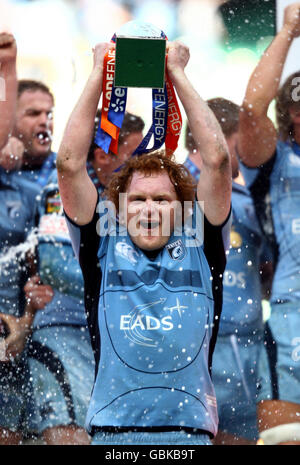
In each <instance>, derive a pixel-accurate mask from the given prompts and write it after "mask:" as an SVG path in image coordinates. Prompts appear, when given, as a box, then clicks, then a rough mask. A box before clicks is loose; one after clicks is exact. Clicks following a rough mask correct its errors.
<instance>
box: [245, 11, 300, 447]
mask: <svg viewBox="0 0 300 465" xmlns="http://www.w3.org/2000/svg"><path fill="white" fill-rule="evenodd" d="M299 12H300V3H299V2H297V3H293V4H290V5H288V6H287V7H286V8H285V11H284V21H283V26H282V28H281V29H280V31H279V32H278V33H277V35H276V37H275V38H274V40H273V41H272V43H271V44H270V46H269V47H268V49H267V51H266V52H265V53H264V54H263V55H262V57H261V59H260V61H259V63H258V65H257V67H256V68H255V70H254V72H253V74H252V75H251V77H250V80H249V83H248V86H247V89H246V94H245V97H244V101H243V105H242V111H241V112H240V126H239V128H240V130H239V148H238V150H239V155H240V157H241V159H242V161H243V163H244V164H245V165H246V166H247V167H249V168H250V169H248V170H247V172H246V170H245V176H247V175H249V173H250V178H249V182H248V185H249V188H250V191H251V193H252V196H253V198H254V202H255V205H256V207H257V213H258V217H259V221H260V223H261V226H262V228H263V230H264V232H265V233H266V235H267V236H268V238H269V239H270V243H272V244H273V246H274V249H275V250H276V255H277V256H276V266H275V273H274V279H273V285H272V292H271V300H270V302H271V316H270V318H269V320H268V321H267V325H266V330H265V336H266V341H265V342H266V349H267V350H266V351H264V352H263V353H262V357H261V360H260V366H259V373H260V392H259V398H258V400H259V403H258V420H259V430H260V437H261V440H262V441H263V442H264V443H265V444H300V418H299V411H300V364H299V335H300V314H299V306H300V275H299V269H300V239H299V224H300V222H299V217H300V208H299V192H300V156H299V155H300V149H299V146H300V129H299V128H300V119H299V98H298V93H299V92H298V91H299V87H298V83H299V77H300V72H298V73H295V74H294V75H292V76H290V77H289V78H288V79H287V80H286V82H285V83H284V84H283V85H282V87H281V88H279V85H280V80H281V76H282V71H283V68H284V63H285V61H286V57H287V55H288V51H289V49H290V46H291V44H292V42H293V40H294V39H295V38H296V37H299V36H300V13H299ZM274 98H276V116H277V125H278V128H277V129H276V128H275V125H274V123H273V122H272V121H271V120H270V119H269V118H268V115H267V112H268V108H269V105H270V103H271V102H272V101H273V99H274ZM257 167H258V168H259V169H254V168H257ZM251 168H252V170H251ZM251 171H252V173H251ZM251 174H253V175H252V176H251Z"/></svg>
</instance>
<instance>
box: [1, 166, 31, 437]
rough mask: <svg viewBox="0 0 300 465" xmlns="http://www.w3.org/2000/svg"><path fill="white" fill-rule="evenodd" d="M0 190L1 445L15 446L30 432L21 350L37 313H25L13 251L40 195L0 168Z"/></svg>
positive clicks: (21, 271) (21, 274)
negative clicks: (3, 336)
mask: <svg viewBox="0 0 300 465" xmlns="http://www.w3.org/2000/svg"><path fill="white" fill-rule="evenodd" d="M0 185H1V189H0V198H1V205H2V207H1V212H0V224H1V227H0V319H1V321H2V323H4V324H5V327H6V335H7V333H8V335H7V337H6V339H5V340H2V339H1V360H0V443H1V444H17V443H19V441H20V440H21V439H22V437H23V435H22V433H23V432H25V431H27V426H29V423H28V424H27V425H26V424H23V419H24V418H25V413H26V411H27V407H28V405H26V402H27V401H28V400H29V393H28V392H27V391H26V389H25V386H26V381H27V378H26V376H27V373H26V370H25V367H26V359H25V356H24V352H23V349H24V346H25V342H26V338H27V337H28V335H29V332H30V326H31V323H32V320H33V316H34V311H35V309H33V308H32V307H31V306H28V307H27V308H25V295H24V292H23V286H24V285H25V282H26V279H27V272H26V267H25V261H24V260H22V255H21V250H20V251H19V253H18V254H14V250H16V249H15V247H18V246H19V244H20V243H22V242H23V241H25V239H26V236H27V234H28V232H29V231H30V229H31V228H32V226H33V219H34V203H35V197H36V195H37V194H38V193H39V190H38V189H37V188H36V186H35V185H33V184H32V183H30V182H28V181H26V180H24V179H22V177H20V176H19V175H18V174H17V173H15V172H13V173H6V172H5V171H4V170H3V169H2V168H0ZM27 418H29V417H27ZM29 420H30V419H29Z"/></svg>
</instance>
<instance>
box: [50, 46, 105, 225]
mask: <svg viewBox="0 0 300 465" xmlns="http://www.w3.org/2000/svg"><path fill="white" fill-rule="evenodd" d="M109 47H110V44H108V43H102V44H98V45H96V47H95V49H94V65H93V69H92V72H91V74H90V76H89V78H88V81H87V83H86V85H85V88H84V90H83V92H82V94H81V96H80V98H79V100H78V102H77V104H76V106H75V108H74V110H73V112H72V114H71V116H70V118H69V121H68V123H67V126H66V129H65V132H64V135H63V138H62V142H61V145H60V148H59V150H58V154H57V162H56V164H57V173H58V184H59V191H60V195H61V198H62V202H63V206H64V210H65V212H66V213H67V215H68V216H69V217H70V218H71V219H72V220H73V221H74V222H75V223H77V224H79V225H83V224H87V223H89V222H90V221H91V220H92V217H93V214H94V211H95V207H96V202H97V191H96V188H95V186H94V184H93V182H92V181H91V179H90V177H89V176H88V173H87V170H86V161H87V155H88V150H89V146H90V144H91V141H92V136H93V129H94V120H95V116H96V112H97V107H98V103H99V100H100V97H101V93H102V77H103V59H104V56H105V54H106V52H107V51H108V49H109Z"/></svg>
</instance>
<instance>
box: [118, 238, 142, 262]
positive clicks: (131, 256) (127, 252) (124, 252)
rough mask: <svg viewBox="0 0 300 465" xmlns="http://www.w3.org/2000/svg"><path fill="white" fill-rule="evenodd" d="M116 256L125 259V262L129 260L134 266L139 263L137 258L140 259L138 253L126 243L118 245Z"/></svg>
mask: <svg viewBox="0 0 300 465" xmlns="http://www.w3.org/2000/svg"><path fill="white" fill-rule="evenodd" d="M116 254H117V255H119V256H120V257H122V258H125V260H128V261H129V262H130V263H132V264H133V265H135V264H136V263H137V257H139V254H138V253H137V251H136V250H134V248H133V247H132V246H131V245H129V244H127V243H126V242H117V243H116Z"/></svg>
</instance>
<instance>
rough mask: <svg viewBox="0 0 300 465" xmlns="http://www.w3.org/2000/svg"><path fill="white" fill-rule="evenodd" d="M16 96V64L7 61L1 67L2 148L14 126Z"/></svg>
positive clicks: (0, 121) (0, 123)
mask: <svg viewBox="0 0 300 465" xmlns="http://www.w3.org/2000/svg"><path fill="white" fill-rule="evenodd" d="M0 66H1V65H0ZM16 96H17V73H16V65H15V63H5V64H3V65H2V66H1V68H0V118H1V119H0V149H2V147H4V145H5V144H6V142H7V140H8V136H9V134H10V133H11V131H12V128H13V124H14V117H15V111H16Z"/></svg>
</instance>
